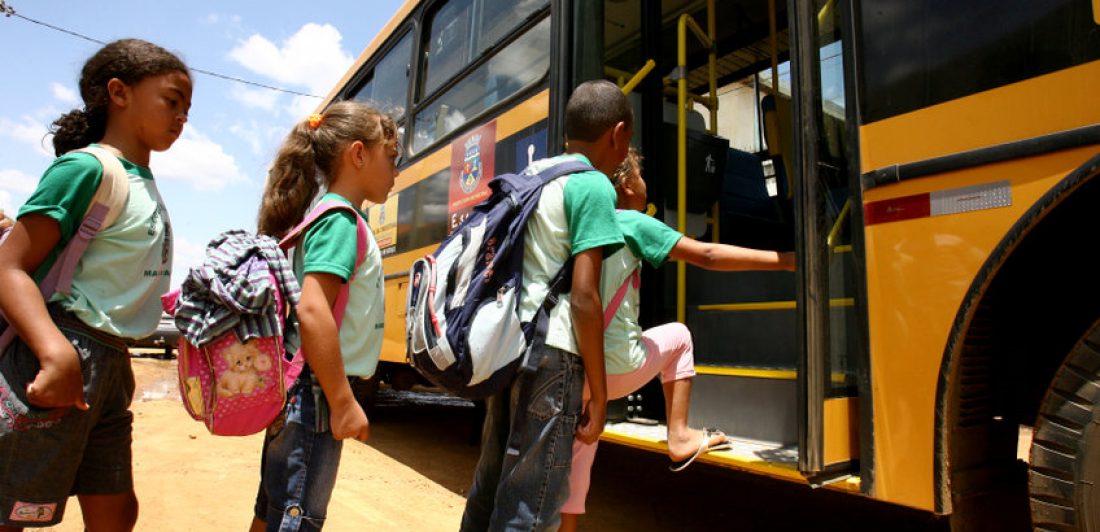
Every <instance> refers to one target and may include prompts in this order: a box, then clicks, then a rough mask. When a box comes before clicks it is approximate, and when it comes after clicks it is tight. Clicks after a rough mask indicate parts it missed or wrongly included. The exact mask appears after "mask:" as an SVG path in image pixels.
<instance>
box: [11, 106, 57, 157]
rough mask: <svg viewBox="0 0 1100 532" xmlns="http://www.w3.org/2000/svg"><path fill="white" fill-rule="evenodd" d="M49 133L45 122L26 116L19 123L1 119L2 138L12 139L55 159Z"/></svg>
mask: <svg viewBox="0 0 1100 532" xmlns="http://www.w3.org/2000/svg"><path fill="white" fill-rule="evenodd" d="M48 134H49V131H48V130H47V129H46V125H45V123H44V122H43V121H40V120H35V119H34V118H33V117H31V116H26V115H24V116H23V117H21V118H20V121H19V122H16V121H13V120H10V119H8V118H0V136H4V137H10V138H12V139H15V140H16V141H18V142H21V143H23V144H27V145H29V146H31V147H32V148H34V150H35V152H37V153H39V154H40V155H44V156H46V157H49V158H52V157H53V145H52V143H53V138H52V137H47V135H48Z"/></svg>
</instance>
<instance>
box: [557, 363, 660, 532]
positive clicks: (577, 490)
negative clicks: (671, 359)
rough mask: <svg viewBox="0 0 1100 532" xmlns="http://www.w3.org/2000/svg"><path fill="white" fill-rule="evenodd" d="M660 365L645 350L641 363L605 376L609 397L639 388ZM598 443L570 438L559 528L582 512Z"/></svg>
mask: <svg viewBox="0 0 1100 532" xmlns="http://www.w3.org/2000/svg"><path fill="white" fill-rule="evenodd" d="M662 367H663V366H662V361H661V360H660V359H659V357H655V356H651V354H650V353H649V352H648V350H647V354H646V360H645V362H644V363H643V364H642V367H640V368H638V369H636V370H634V371H631V372H630V373H622V374H618V375H608V376H607V398H608V400H611V399H621V398H623V397H626V396H627V395H628V394H630V393H632V392H635V391H637V390H639V389H641V387H642V386H645V384H646V383H647V382H649V381H651V380H653V377H656V376H657V374H658V373H660V372H661V370H662ZM588 396H589V391H588V383H585V385H584V401H588ZM599 443H600V441H599V440H596V441H594V442H592V443H591V444H587V445H586V444H584V443H581V441H580V440H578V439H576V438H574V439H573V463H572V465H571V466H570V470H569V498H568V499H566V501H565V504H564V505H562V510H561V511H562V520H563V521H562V530H568V526H570V523H573V525H575V521H576V517H575V516H576V514H583V513H584V501H585V499H586V498H587V497H588V488H589V485H590V483H591V480H592V463H593V462H594V461H595V460H596V446H597V445H599ZM566 520H568V522H567V521H566Z"/></svg>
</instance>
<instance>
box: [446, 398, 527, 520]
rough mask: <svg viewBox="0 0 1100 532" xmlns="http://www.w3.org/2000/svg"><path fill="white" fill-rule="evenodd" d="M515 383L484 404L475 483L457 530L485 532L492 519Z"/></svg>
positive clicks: (471, 488) (505, 446) (510, 423)
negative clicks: (482, 531) (483, 418)
mask: <svg viewBox="0 0 1100 532" xmlns="http://www.w3.org/2000/svg"><path fill="white" fill-rule="evenodd" d="M514 386H516V381H515V380H513V381H512V384H510V385H509V386H508V387H506V388H504V390H502V391H501V392H499V393H497V394H496V395H494V396H492V397H489V398H487V399H486V400H485V422H484V425H483V426H482V430H481V454H480V458H479V459H478V461H477V467H476V468H475V469H474V480H473V484H472V485H471V486H470V491H469V493H468V494H467V495H466V509H465V510H464V511H463V512H462V522H461V524H460V525H459V530H460V531H462V532H467V531H469V532H473V531H480V530H488V529H489V522H490V520H491V519H492V516H493V506H494V501H495V500H496V494H497V484H499V483H500V472H501V468H502V467H503V466H504V451H505V449H506V448H507V447H508V434H509V432H510V428H511V425H512V409H511V396H512V388H513V387H514Z"/></svg>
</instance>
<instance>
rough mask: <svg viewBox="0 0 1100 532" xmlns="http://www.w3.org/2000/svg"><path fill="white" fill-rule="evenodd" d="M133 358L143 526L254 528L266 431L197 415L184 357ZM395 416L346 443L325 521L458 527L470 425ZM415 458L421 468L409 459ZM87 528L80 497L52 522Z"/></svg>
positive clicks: (366, 526)
mask: <svg viewBox="0 0 1100 532" xmlns="http://www.w3.org/2000/svg"><path fill="white" fill-rule="evenodd" d="M133 365H134V373H135V376H136V378H137V383H138V388H137V392H136V393H135V397H134V404H133V411H134V415H135V419H134V445H133V452H134V477H135V478H134V483H135V488H136V491H137V494H138V500H139V502H140V507H141V509H140V514H139V517H138V522H137V530H157V531H160V530H172V531H175V530H179V531H190V530H195V531H197V530H202V531H209V530H246V529H247V527H248V524H249V523H250V521H251V518H252V505H253V501H254V500H255V496H256V485H257V482H258V480H259V459H260V446H261V444H262V438H261V436H260V435H255V436H249V437H241V438H237V437H223V436H212V435H210V434H209V433H208V432H207V431H206V428H205V427H204V426H203V425H202V424H201V423H199V422H196V421H193V420H192V419H191V417H190V416H189V415H188V414H187V412H186V411H185V410H184V408H183V405H182V404H180V402H179V400H178V397H179V395H178V390H177V388H176V382H175V361H161V360H153V359H143V358H135V359H133ZM378 416H379V417H383V418H384V417H385V416H384V414H382V413H379V414H378ZM373 417H374V416H372V418H373ZM387 425H392V424H386V423H378V424H377V425H376V426H374V427H372V429H373V430H372V434H371V442H370V443H369V444H361V443H359V442H354V441H351V442H348V443H347V444H345V446H344V452H343V457H342V459H341V463H340V473H339V478H338V480H337V483H336V489H335V492H334V494H333V499H332V502H331V503H330V505H329V515H328V521H327V523H326V526H325V530H334V531H341V530H347V531H351V530H379V531H386V530H394V531H397V530H402V531H404V530H455V529H457V528H458V523H459V520H460V518H461V516H462V508H463V504H464V502H465V500H464V498H463V496H462V495H461V494H460V493H459V492H460V491H461V490H463V489H464V486H466V485H467V484H468V483H469V480H470V477H469V472H470V471H472V470H473V467H474V465H475V462H476V458H477V457H476V450H473V449H472V448H471V447H470V446H469V445H467V438H468V431H465V430H461V429H464V428H465V427H461V428H460V430H457V431H456V430H451V431H449V433H450V437H449V441H448V438H447V437H444V438H443V440H445V441H438V440H433V439H413V440H410V439H408V438H406V439H404V441H402V442H401V443H400V445H399V444H398V442H397V441H396V433H395V429H397V428H399V427H394V426H387ZM433 443H434V444H433ZM409 458H413V459H415V460H416V467H417V469H413V468H411V467H409V466H408V465H406V464H405V463H404V462H402V459H406V460H408V459H409ZM459 486H463V487H459ZM456 488H457V489H456ZM83 528H84V527H83V522H82V520H81V518H80V510H79V507H78V506H77V504H76V500H75V499H70V502H69V506H68V508H67V509H66V512H65V517H64V520H63V521H62V522H61V524H60V525H59V526H56V527H53V528H47V529H44V530H56V531H66V532H69V531H74V532H75V531H80V530H83Z"/></svg>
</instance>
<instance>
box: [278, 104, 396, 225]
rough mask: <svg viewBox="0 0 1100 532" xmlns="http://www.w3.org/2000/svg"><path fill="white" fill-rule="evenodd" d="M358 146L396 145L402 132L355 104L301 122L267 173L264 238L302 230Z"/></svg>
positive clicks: (382, 116) (386, 118) (383, 117)
mask: <svg viewBox="0 0 1100 532" xmlns="http://www.w3.org/2000/svg"><path fill="white" fill-rule="evenodd" d="M357 140H358V141H360V142H362V143H363V144H364V145H365V146H368V147H369V146H374V145H376V144H379V143H386V144H389V143H394V144H396V143H397V126H396V125H394V122H393V119H392V118H390V117H389V116H387V115H385V114H383V113H380V112H378V111H377V110H375V109H374V108H373V107H371V106H369V105H367V104H364V103H361V102H354V101H342V102H337V103H334V104H332V105H330V106H329V107H328V109H325V112H324V114H321V115H313V116H311V117H310V118H309V119H308V120H303V121H301V122H298V123H297V124H296V125H295V126H294V129H292V130H291V131H290V134H289V135H287V137H286V141H284V142H283V146H282V147H281V148H279V153H278V154H277V155H276V156H275V161H274V162H272V163H271V169H270V170H269V171H268V173H267V184H265V185H264V196H263V199H262V200H261V201H260V213H259V216H258V217H257V218H258V219H257V226H258V227H257V230H258V231H259V233H260V234H264V235H269V236H273V237H276V238H282V237H283V236H284V235H286V233H287V232H289V231H290V230H291V229H293V228H294V226H295V225H298V223H299V222H301V221H302V218H304V217H305V214H306V209H308V208H309V204H310V203H311V202H312V201H313V198H314V197H316V196H317V192H318V191H319V190H320V188H321V185H322V184H323V185H325V187H326V188H327V187H328V185H329V183H330V182H331V181H332V179H333V178H334V176H335V175H336V171H337V170H338V168H337V166H338V165H339V163H340V155H341V153H343V151H344V148H345V147H347V146H348V145H349V144H351V143H352V142H355V141H357ZM318 172H320V173H321V174H322V175H323V176H324V181H323V182H322V179H321V177H320V176H318Z"/></svg>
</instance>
